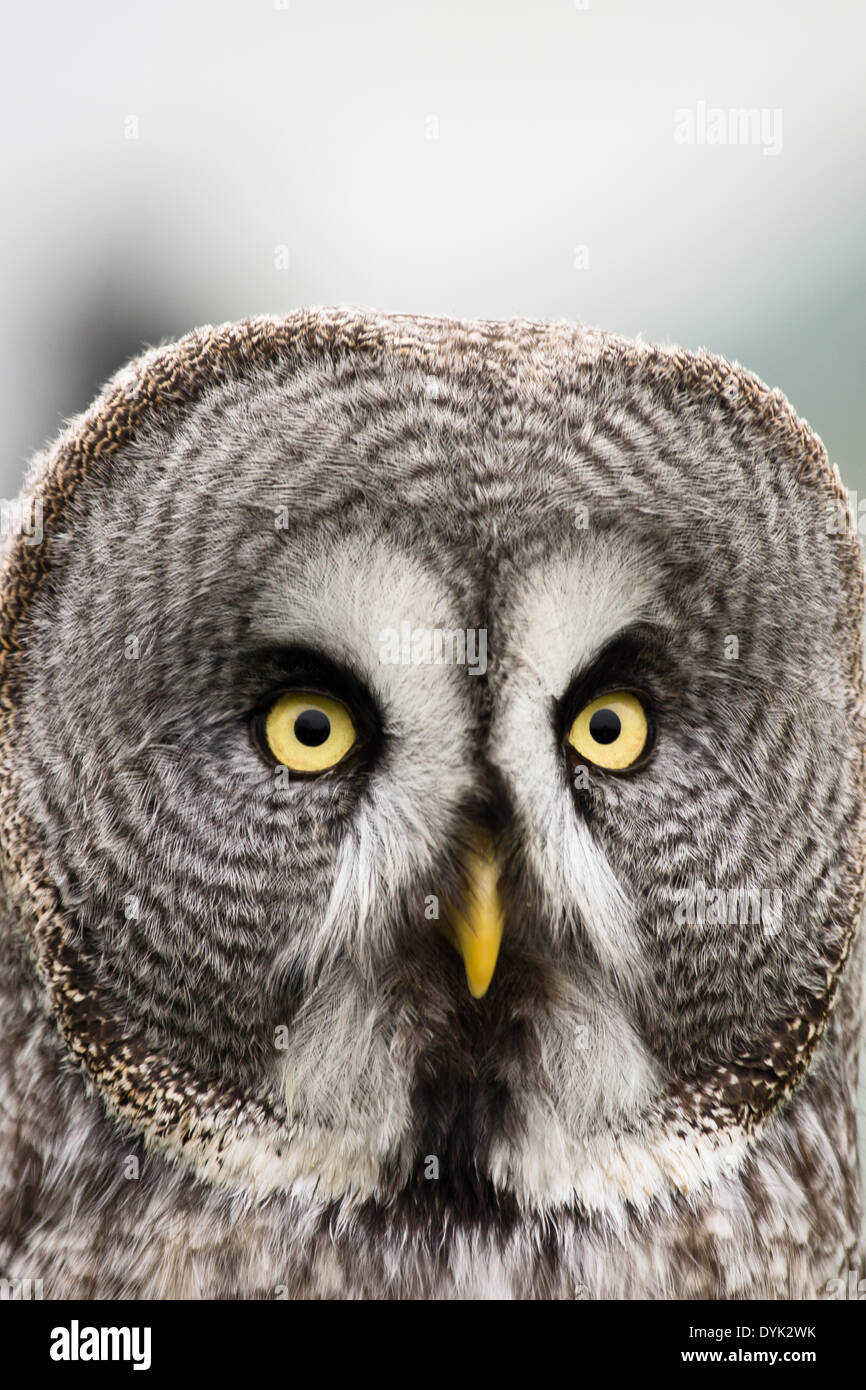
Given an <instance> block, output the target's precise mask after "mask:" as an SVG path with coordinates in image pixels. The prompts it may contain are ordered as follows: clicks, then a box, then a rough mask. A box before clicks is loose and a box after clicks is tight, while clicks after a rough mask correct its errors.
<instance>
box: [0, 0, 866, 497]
mask: <svg viewBox="0 0 866 1390" xmlns="http://www.w3.org/2000/svg"><path fill="white" fill-rule="evenodd" d="M864 44H866V10H864V8H863V7H861V6H858V5H856V4H855V3H853V0H829V3H827V2H826V0H825V3H823V4H821V5H815V4H814V3H812V2H811V0H810V2H808V3H807V2H806V0H784V3H782V2H781V0H779V3H774V0H761V2H760V3H755V0H727V2H726V4H725V5H724V6H721V7H719V6H714V5H696V4H695V3H694V0H682V3H680V2H679V0H661V3H658V0H657V3H654V4H652V5H647V4H645V3H641V0H577V3H575V0H438V2H437V3H436V4H433V3H415V0H180V3H178V0H137V2H136V3H131V2H130V0H76V3H75V4H74V5H66V4H62V3H60V0H43V2H42V3H41V4H40V5H38V6H18V7H15V8H12V7H7V10H6V13H5V18H4V20H3V44H2V50H3V57H2V83H0V94H2V97H0V99H2V103H3V106H4V107H5V111H4V120H3V131H4V137H5V138H4V140H3V187H4V189H5V193H6V217H5V220H4V234H3V237H2V244H3V255H4V257H5V260H4V264H3V271H2V274H3V284H4V288H5V312H4V314H3V315H2V328H0V334H2V339H0V359H2V360H0V379H2V388H3V393H4V394H3V400H2V414H0V420H2V430H3V436H4V438H3V450H2V455H0V459H2V463H0V467H2V477H0V495H2V496H5V497H8V496H11V495H14V493H15V491H16V489H17V487H18V483H19V479H20V476H21V471H22V467H23V464H24V461H25V460H26V458H27V457H28V455H29V454H30V453H31V452H32V450H33V449H34V448H36V447H38V446H40V445H41V444H42V443H43V442H44V441H45V440H46V439H47V438H49V437H51V436H52V435H53V434H54V433H55V432H56V430H57V428H58V427H59V425H60V423H61V421H62V420H63V418H64V417H66V416H68V415H70V414H73V413H75V412H77V411H78V410H80V409H82V408H83V407H84V406H86V405H87V404H88V403H89V401H90V399H91V398H92V396H93V395H94V393H95V391H96V389H97V387H98V386H99V384H100V383H101V382H102V381H103V380H104V378H105V377H106V376H107V375H108V374H109V373H111V372H112V371H113V370H114V369H115V368H116V367H117V366H119V365H120V364H121V363H122V362H123V361H124V360H125V359H127V358H128V357H130V356H131V355H132V354H134V353H136V352H137V351H138V350H139V349H140V348H141V346H142V345H143V344H145V343H155V342H159V341H161V340H162V339H164V338H166V337H172V336H174V335H176V334H179V333H181V332H183V331H185V330H186V329H188V328H191V327H193V326H194V325H196V324H202V323H219V322H222V321H223V320H226V319H234V318H240V317H244V316H246V315H249V314H254V313H259V312H274V313H279V312H283V311H288V310H291V309H294V308H296V307H298V306H301V305H308V304H338V303H339V304H354V305H361V306H367V307H375V308H380V309H394V310H404V311H415V312H420V313H433V314H436V313H444V314H458V315H464V316H468V317H491V318H501V317H506V316H509V315H526V316H538V317H554V318H569V319H579V320H582V321H584V322H587V323H593V324H598V325H600V326H602V327H604V328H609V329H614V330H616V331H618V332H621V333H624V334H627V335H630V336H636V335H643V336H644V337H646V338H647V339H651V340H655V341H659V342H668V341H675V342H679V343H681V344H683V345H684V346H686V347H689V348H695V347H699V346H706V347H709V348H711V349H712V350H714V351H717V352H721V353H723V354H725V355H726V356H728V357H731V358H736V359H738V360H740V361H742V362H743V363H744V364H745V365H746V366H748V367H750V368H752V370H754V371H756V372H757V373H758V374H759V375H760V376H761V377H763V378H764V379H765V380H766V381H768V382H769V383H770V384H771V385H777V386H781V387H782V388H783V390H784V391H785V392H786V394H787V395H788V396H789V397H790V399H791V400H792V402H793V403H794V405H795V407H796V408H797V410H798V411H799V412H800V414H802V415H805V416H806V417H807V419H808V420H809V422H810V424H812V425H813V427H814V428H816V429H817V430H818V432H819V434H821V436H822V437H823V439H824V441H825V443H826V444H827V447H828V449H829V451H830V454H831V457H832V458H833V459H834V461H836V462H837V463H838V464H839V467H840V469H841V472H842V475H843V477H844V478H845V480H846V481H847V482H848V483H849V485H850V486H853V487H855V488H858V487H859V488H860V489H861V492H862V494H863V496H864V497H866V465H864V457H863V440H864V438H866V392H864V390H863V383H862V375H863V364H864V352H863V348H862V336H861V334H862V324H863V320H864V308H866V261H864V246H866V196H864V166H866V83H864V81H863V59H864ZM699 104H703V107H704V108H705V109H706V111H708V112H710V111H712V110H714V109H719V110H722V111H724V112H728V111H730V110H732V109H733V110H739V109H747V110H748V109H754V110H757V111H761V112H764V113H765V115H766V119H768V120H770V119H772V120H773V121H774V122H775V130H774V132H773V136H774V138H773V141H772V142H770V141H765V142H764V143H763V144H761V143H740V144H730V143H728V144H710V143H708V142H707V143H702V144H701V143H697V137H698V135H699V134H700V130H699V129H697V128H696V130H695V143H693V144H688V143H681V142H678V140H677V139H676V138H675V136H676V133H677V130H678V129H680V127H681V122H682V118H681V117H679V118H678V117H677V114H676V113H678V112H682V111H684V110H685V111H690V112H693V113H695V116H696V126H699V125H700V121H699V120H697V116H698V112H699ZM705 124H706V123H705ZM705 133H706V134H709V133H711V132H710V131H709V130H708V129H707V130H706V131H705ZM777 144H778V145H779V148H778V149H776V148H775V146H776V145H777ZM765 150H766V152H765Z"/></svg>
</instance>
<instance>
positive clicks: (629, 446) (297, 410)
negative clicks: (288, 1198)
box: [3, 315, 863, 1211]
mask: <svg viewBox="0 0 866 1390" xmlns="http://www.w3.org/2000/svg"><path fill="white" fill-rule="evenodd" d="M178 383H180V384H179V385H178ZM730 383H733V385H734V389H733V390H731V386H730ZM112 389H113V391H114V395H112V394H111V392H112ZM118 421H120V423H118ZM39 486H40V487H41V488H43V490H44V495H45V498H46V521H45V534H46V543H45V551H44V554H43V555H41V556H38V555H35V554H34V553H33V551H34V550H35V548H31V549H30V551H29V552H28V551H27V550H26V548H25V547H24V545H23V544H22V545H21V546H19V547H18V550H17V551H16V552H15V553H13V555H12V557H11V558H10V562H9V565H8V566H7V580H6V582H7V593H8V594H10V595H11V596H12V598H13V600H14V601H13V602H12V603H11V606H10V609H9V612H10V617H9V618H8V620H7V622H8V633H9V634H10V639H9V646H10V650H11V653H12V654H11V656H10V658H9V660H8V663H7V672H6V675H5V679H6V681H7V682H9V686H8V690H9V692H10V697H9V699H8V700H7V704H9V705H11V707H12V710H13V714H14V717H12V718H11V719H10V722H9V726H8V728H7V730H6V733H5V741H4V745H3V747H4V767H5V773H4V776H5V778H6V782H5V784H4V785H5V786H6V789H7V790H6V800H5V807H6V824H7V837H8V840H9V844H10V849H9V851H8V854H7V880H8V883H9V885H10V886H9V891H10V893H14V894H15V896H16V901H17V902H18V904H19V910H20V912H21V914H22V919H23V920H25V921H27V922H28V923H29V927H28V930H29V932H30V934H31V938H32V942H33V949H34V952H35V955H36V959H37V961H38V964H39V967H40V970H41V976H42V979H43V982H44V988H45V993H46V1001H47V1006H48V1007H49V1008H50V1009H51V1010H52V1012H53V1013H54V1015H55V1017H56V1018H57V1020H58V1024H59V1026H60V1028H61V1031H62V1032H63V1034H64V1037H65V1039H66V1041H67V1044H68V1046H69V1047H70V1050H71V1051H72V1052H73V1054H74V1055H75V1056H76V1057H78V1058H79V1060H80V1061H81V1062H82V1064H83V1065H84V1066H85V1068H86V1069H87V1070H88V1071H89V1072H90V1075H91V1077H92V1079H93V1080H94V1082H95V1084H96V1086H97V1089H98V1090H99V1092H100V1093H101V1094H102V1096H103V1098H104V1099H105V1101H106V1103H107V1105H108V1107H109V1109H110V1111H111V1112H112V1113H113V1114H114V1115H116V1117H117V1118H118V1119H119V1120H121V1121H123V1122H124V1123H127V1124H130V1125H131V1126H132V1127H133V1128H134V1129H135V1130H136V1131H137V1132H139V1133H141V1134H143V1135H144V1137H145V1138H146V1140H147V1141H148V1143H150V1144H151V1145H152V1146H153V1147H155V1148H157V1149H159V1150H161V1151H164V1152H167V1153H168V1154H169V1155H170V1156H171V1157H172V1158H173V1159H177V1160H179V1161H182V1162H184V1163H187V1164H190V1165H192V1166H193V1168H194V1169H195V1170H196V1171H197V1172H198V1173H199V1175H200V1176H202V1177H203V1178H205V1179H206V1180H207V1181H209V1182H217V1183H224V1184H228V1185H230V1186H232V1187H235V1188H243V1189H246V1190H252V1191H255V1192H257V1193H258V1192H264V1191H270V1190H274V1189H285V1188H290V1189H292V1190H295V1191H299V1192H303V1191H308V1192H311V1193H312V1192H314V1193H315V1194H317V1196H319V1197H322V1198H323V1199H325V1200H333V1199H335V1198H338V1199H342V1200H346V1201H350V1202H367V1201H372V1202H382V1201H385V1200H389V1201H393V1200H394V1199H395V1197H397V1196H398V1195H399V1196H401V1197H402V1196H405V1195H406V1194H411V1200H412V1201H414V1202H417V1203H421V1204H423V1203H435V1204H438V1205H439V1207H441V1208H443V1209H454V1210H460V1211H463V1210H465V1209H467V1204H469V1205H471V1204H472V1203H478V1202H481V1203H482V1204H483V1202H485V1201H487V1202H489V1199H490V1197H491V1194H495V1196H496V1200H500V1201H502V1200H509V1201H513V1202H516V1203H518V1204H520V1205H527V1204H529V1205H533V1206H536V1207H550V1206H554V1205H557V1204H561V1203H568V1202H573V1201H579V1202H581V1203H583V1204H585V1205H589V1206H592V1207H605V1206H606V1205H608V1204H610V1203H613V1202H614V1201H615V1200H621V1198H622V1195H623V1194H625V1195H626V1196H627V1197H629V1198H631V1199H632V1200H638V1201H640V1200H647V1201H648V1200H650V1199H651V1198H652V1197H653V1196H654V1195H657V1194H658V1193H659V1192H660V1191H663V1190H666V1189H668V1188H670V1187H672V1186H682V1185H685V1184H686V1183H687V1182H691V1181H694V1180H695V1177H697V1178H698V1179H701V1178H703V1177H706V1176H707V1175H708V1174H710V1173H712V1172H713V1171H714V1170H715V1166H717V1165H719V1164H724V1163H731V1162H735V1161H737V1159H738V1157H739V1156H741V1155H742V1153H743V1152H745V1151H746V1150H747V1148H748V1144H749V1142H750V1138H751V1136H752V1135H753V1134H754V1133H755V1131H756V1129H757V1128H759V1126H760V1124H761V1123H762V1122H763V1120H764V1119H765V1117H766V1116H767V1115H769V1114H770V1113H771V1112H772V1110H773V1108H774V1106H775V1105H776V1104H777V1103H778V1101H779V1100H780V1099H781V1098H782V1097H783V1096H784V1095H785V1094H787V1093H788V1092H789V1091H790V1090H791V1088H792V1087H793V1086H795V1085H796V1084H797V1081H798V1080H799V1078H800V1076H801V1075H802V1074H803V1072H804V1070H805V1068H806V1066H807V1065H808V1063H809V1059H810V1056H811V1052H812V1049H813V1048H814V1046H816V1044H817V1042H818V1040H819V1038H820V1034H821V1030H822V1028H823V1026H824V1021H825V1019H826V1017H827V1014H828V1012H829V1008H830V1005H831V1003H832V997H833V990H834V988H835V981H836V978H837V976H838V974H839V971H840V970H841V967H842V964H843V963H844V959H845V956H846V954H847V950H848V943H849V941H850V937H851V933H852V930H853V923H854V920H855V917H856V912H857V908H858V904H859V892H860V868H859V864H860V858H861V853H862V818H861V801H862V788H861V782H862V749H863V737H862V728H861V726H860V723H859V722H858V713H857V708H858V707H857V701H858V699H859V687H858V676H857V674H856V673H857V670H858V669H859V667H858V664H857V663H858V646H857V644H858V627H859V602H860V599H859V593H860V590H859V582H860V581H859V570H858V568H857V566H858V563H859V562H858V560H857V555H856V542H855V540H854V539H853V538H852V537H851V536H850V535H848V534H847V532H846V531H845V530H844V529H843V528H842V529H840V528H839V527H838V526H831V525H830V524H829V522H830V521H831V520H832V518H833V517H834V516H838V515H839V511H838V508H839V497H840V494H839V490H838V487H837V485H836V483H835V482H834V480H833V477H832V475H831V474H830V472H829V470H828V469H827V467H826V463H825V461H824V459H823V455H822V454H821V451H820V446H818V445H817V442H816V441H815V440H814V438H813V437H812V436H811V435H809V434H808V432H807V431H806V430H805V427H803V426H802V425H800V423H799V422H797V421H796V420H795V418H794V417H793V416H792V415H791V414H790V412H788V410H787V407H786V406H785V404H784V402H782V401H781V399H780V398H778V397H773V396H770V395H769V393H767V392H766V391H765V390H764V389H763V388H761V387H760V384H759V383H756V382H755V381H754V380H753V379H752V378H749V377H747V376H745V374H742V373H740V372H739V371H736V372H735V371H734V370H733V369H731V368H729V367H728V366H727V364H724V363H722V364H719V363H716V362H713V361H712V359H704V358H694V359H686V358H683V357H682V356H679V357H675V356H674V355H673V354H665V353H661V352H659V351H655V350H649V349H638V348H636V347H633V346H630V345H627V344H623V343H619V342H617V341H616V340H611V339H608V338H604V337H602V336H600V335H593V334H586V333H581V332H579V331H578V330H569V329H565V328H562V327H558V328H545V327H544V326H541V325H521V324H513V325H498V326H497V325H483V326H478V325H461V324H453V323H440V322H434V321H421V320H419V321H406V320H388V319H384V318H375V317H372V316H344V315H334V316H331V317H329V316H327V315H308V316H299V317H298V318H296V319H294V320H284V321H279V322H277V321H262V322H259V323H258V324H257V325H243V326H240V327H239V328H235V329H231V330H219V331H217V332H212V333H211V334H210V336H207V335H204V334H200V335H193V337H192V338H191V339H189V340H184V342H183V343H182V344H181V345H178V347H176V348H173V349H162V350H160V351H159V352H157V353H154V354H151V355H150V356H149V357H148V358H146V359H144V360H143V362H142V363H140V364H138V365H137V366H136V367H134V368H133V369H130V371H129V372H127V374H125V375H124V376H122V377H121V378H120V379H119V380H118V382H117V383H116V384H115V386H114V387H113V388H109V393H108V395H107V396H106V397H104V398H103V399H102V401H101V402H98V403H97V406H96V407H95V408H94V412H93V413H92V415H91V417H90V419H89V422H88V421H85V422H79V424H78V425H76V426H74V427H73V429H72V431H71V432H70V434H69V436H67V438H66V440H65V442H64V441H62V442H61V446H60V449H59V452H56V453H55V455H53V456H52V457H51V458H49V459H48V460H47V461H45V462H44V465H43V473H42V475H41V481H40V482H39ZM22 594H23V598H22ZM13 862H14V864H15V865H16V866H17V868H16V872H15V874H14V875H13V874H12V873H11V870H10V867H9V866H10V864H12V863H13ZM23 862H26V865H27V868H26V872H24V873H22V872H21V864H22V863H23ZM13 879H14V881H13ZM433 1159H435V1163H432V1162H431V1160H433Z"/></svg>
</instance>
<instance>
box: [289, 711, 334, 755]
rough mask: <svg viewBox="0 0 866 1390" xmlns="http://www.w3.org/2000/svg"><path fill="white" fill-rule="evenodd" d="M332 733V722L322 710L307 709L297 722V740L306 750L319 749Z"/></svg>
mask: <svg viewBox="0 0 866 1390" xmlns="http://www.w3.org/2000/svg"><path fill="white" fill-rule="evenodd" d="M330 732H331V721H330V719H329V718H328V716H327V715H326V714H323V713H322V711H321V710H320V709H305V710H303V712H302V713H301V714H299V715H298V717H297V719H296V720H295V738H296V739H297V740H298V743H303V744H304V746H305V747H306V748H318V747H319V745H320V744H322V743H324V742H325V739H326V738H328V736H329V735H330Z"/></svg>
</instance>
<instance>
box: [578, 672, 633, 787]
mask: <svg viewBox="0 0 866 1390" xmlns="http://www.w3.org/2000/svg"><path fill="white" fill-rule="evenodd" d="M648 738H649V725H648V723H647V717H646V712H645V710H644V707H643V705H642V704H641V702H640V700H639V699H638V698H637V696H636V695H632V694H631V693H630V692H629V691H627V690H612V691H610V692H609V694H607V695H599V697H598V699H596V700H591V701H590V703H589V704H588V705H585V706H584V708H583V709H582V710H581V711H580V714H579V715H578V716H577V718H576V719H575V721H574V723H573V724H572V726H571V728H570V729H569V732H568V741H569V743H570V744H571V746H572V748H574V749H575V751H576V752H578V753H579V754H580V756H581V757H582V758H587V759H588V760H589V761H590V762H593V763H595V765H596V767H603V768H607V769H608V770H609V771H611V772H620V771H622V769H623V768H626V767H631V765H632V763H635V762H637V760H638V758H639V757H640V755H641V753H642V752H643V751H644V749H645V748H646V745H647V739H648Z"/></svg>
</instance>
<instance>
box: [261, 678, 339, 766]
mask: <svg viewBox="0 0 866 1390" xmlns="http://www.w3.org/2000/svg"><path fill="white" fill-rule="evenodd" d="M253 733H254V736H255V737H256V738H257V740H258V741H259V742H260V743H261V744H263V745H264V746H265V747H266V748H267V750H268V752H269V753H270V755H271V756H272V757H273V758H275V759H276V761H277V762H278V763H282V765H283V766H284V767H287V768H289V769H290V770H291V771H292V772H299V773H306V774H311V773H316V772H326V771H327V770H328V769H329V768H332V767H336V766H337V764H338V763H340V762H342V761H343V759H344V758H345V757H346V755H347V754H348V753H349V752H351V750H352V748H353V747H354V746H355V743H356V741H357V737H358V733H357V730H356V728H355V723H354V720H353V719H352V716H351V714H350V713H349V711H348V709H347V708H346V706H345V705H344V704H342V703H341V701H339V700H334V699H332V698H331V696H330V695H319V694H317V693H315V692H313V691H309V690H288V691H286V692H285V693H284V694H283V695H280V696H278V697H277V699H276V700H275V701H274V703H273V704H272V705H271V706H270V708H269V709H268V710H266V711H264V712H263V713H262V714H259V715H256V716H255V718H254V727H253Z"/></svg>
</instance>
